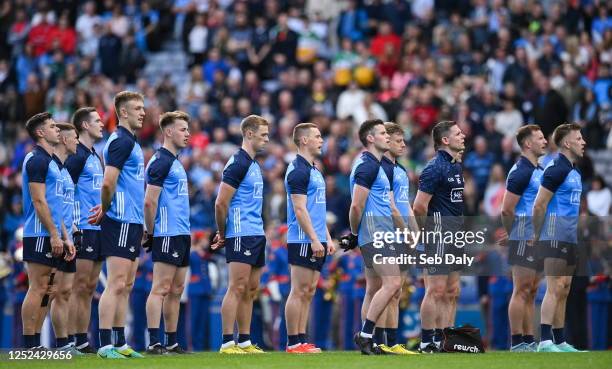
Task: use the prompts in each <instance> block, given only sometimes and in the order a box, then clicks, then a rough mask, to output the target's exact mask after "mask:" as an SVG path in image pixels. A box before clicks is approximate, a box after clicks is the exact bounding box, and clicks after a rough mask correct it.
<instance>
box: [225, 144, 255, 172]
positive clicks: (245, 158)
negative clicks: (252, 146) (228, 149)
mask: <svg viewBox="0 0 612 369" xmlns="http://www.w3.org/2000/svg"><path fill="white" fill-rule="evenodd" d="M252 163H253V159H251V157H250V156H249V154H248V153H247V152H246V151H244V149H242V148H240V149H238V151H236V152H235V153H234V154H233V155H232V156H230V158H229V160H228V161H227V164H226V165H225V167H226V168H227V167H229V166H230V165H231V166H238V167H247V168H248V167H250V166H251V164H252Z"/></svg>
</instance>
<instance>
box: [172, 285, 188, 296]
mask: <svg viewBox="0 0 612 369" xmlns="http://www.w3.org/2000/svg"><path fill="white" fill-rule="evenodd" d="M184 289H185V284H184V283H180V284H175V285H173V286H172V288H171V289H170V293H171V294H172V295H174V296H178V297H179V298H180V297H181V295H182V294H183V290H184Z"/></svg>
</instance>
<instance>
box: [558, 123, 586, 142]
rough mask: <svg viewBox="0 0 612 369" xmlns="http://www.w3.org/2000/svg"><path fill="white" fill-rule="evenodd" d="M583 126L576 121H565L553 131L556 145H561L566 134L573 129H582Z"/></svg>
mask: <svg viewBox="0 0 612 369" xmlns="http://www.w3.org/2000/svg"><path fill="white" fill-rule="evenodd" d="M581 128H582V127H580V126H579V125H578V124H576V123H565V124H561V125H559V126H558V127H557V128H555V130H554V131H553V141H554V142H555V145H557V147H559V146H561V141H563V139H564V138H565V136H567V135H568V134H570V132H572V131H580V129H581Z"/></svg>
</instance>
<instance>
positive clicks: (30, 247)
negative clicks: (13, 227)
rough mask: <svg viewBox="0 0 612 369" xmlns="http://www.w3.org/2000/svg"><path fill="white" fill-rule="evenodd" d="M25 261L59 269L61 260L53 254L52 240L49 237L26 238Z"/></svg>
mask: <svg viewBox="0 0 612 369" xmlns="http://www.w3.org/2000/svg"><path fill="white" fill-rule="evenodd" d="M23 261H25V262H28V263H36V264H42V265H46V266H49V267H52V268H55V267H57V264H58V262H59V259H57V258H54V257H53V255H52V254H51V238H50V237H49V236H41V237H24V238H23Z"/></svg>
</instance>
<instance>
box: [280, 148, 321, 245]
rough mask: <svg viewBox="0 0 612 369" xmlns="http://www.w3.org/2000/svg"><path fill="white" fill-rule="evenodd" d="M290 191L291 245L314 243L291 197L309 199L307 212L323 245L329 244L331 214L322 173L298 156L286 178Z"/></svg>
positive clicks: (287, 187) (289, 228) (289, 241)
mask: <svg viewBox="0 0 612 369" xmlns="http://www.w3.org/2000/svg"><path fill="white" fill-rule="evenodd" d="M285 188H286V189H287V224H288V231H287V243H310V242H312V240H311V239H310V237H308V235H307V234H306V233H304V231H303V230H302V228H301V227H300V225H299V223H298V220H297V217H296V216H295V211H294V209H293V201H292V200H291V195H306V210H307V211H308V214H309V215H310V220H311V221H312V226H313V228H314V230H315V232H316V233H317V239H318V240H319V241H320V242H326V241H327V225H326V222H325V217H326V214H327V208H326V201H325V179H323V175H322V174H321V172H320V171H319V170H318V169H317V168H316V167H315V166H314V165H313V164H311V163H309V162H308V161H306V159H304V157H303V156H301V155H298V156H297V157H296V158H295V160H294V161H292V162H291V164H289V167H288V168H287V173H286V174H285Z"/></svg>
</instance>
